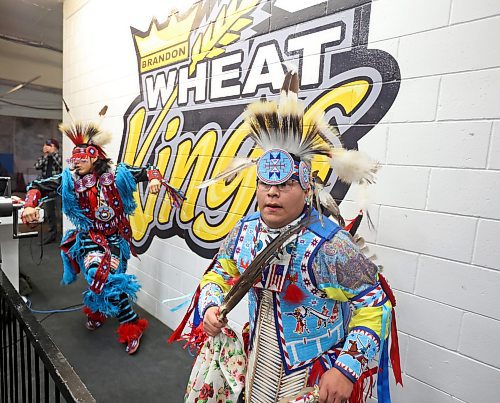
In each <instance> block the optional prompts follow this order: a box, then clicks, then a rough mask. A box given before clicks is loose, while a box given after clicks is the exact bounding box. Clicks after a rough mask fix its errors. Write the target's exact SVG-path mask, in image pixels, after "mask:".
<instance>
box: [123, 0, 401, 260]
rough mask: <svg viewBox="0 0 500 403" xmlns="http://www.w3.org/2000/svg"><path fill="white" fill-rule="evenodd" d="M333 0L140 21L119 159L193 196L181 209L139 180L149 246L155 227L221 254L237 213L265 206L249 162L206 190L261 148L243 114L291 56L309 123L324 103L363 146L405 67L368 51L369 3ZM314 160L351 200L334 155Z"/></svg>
mask: <svg viewBox="0 0 500 403" xmlns="http://www.w3.org/2000/svg"><path fill="white" fill-rule="evenodd" d="M311 3H316V4H314V5H311ZM332 3H335V2H331V1H328V2H327V1H316V2H314V1H313V2H311V1H309V2H308V4H309V5H308V6H301V5H300V2H291V1H288V0H283V1H280V0H274V1H268V0H262V1H260V0H219V1H215V2H214V1H205V2H199V3H197V4H196V5H194V6H193V7H192V8H191V9H190V10H189V11H187V12H185V13H184V14H183V15H177V14H172V15H170V16H169V17H168V18H167V19H166V21H165V22H163V23H158V21H157V20H156V19H155V20H153V21H152V22H151V24H150V26H149V29H148V30H147V31H146V32H141V31H139V30H137V29H134V28H132V36H133V39H134V42H135V46H136V52H137V62H138V70H139V80H140V85H141V93H140V94H139V95H138V96H137V98H136V99H135V100H134V102H132V104H131V105H130V107H129V109H128V110H127V112H126V114H125V116H124V121H125V129H124V136H123V141H122V144H121V148H120V155H119V160H120V161H123V162H126V163H128V164H132V165H145V164H148V163H150V164H153V165H156V166H157V167H158V169H159V170H160V171H161V172H162V174H163V175H164V176H165V177H166V178H167V179H168V180H169V181H170V183H171V184H172V185H173V186H175V187H177V188H179V189H181V190H182V191H183V192H184V193H185V195H186V201H185V202H184V204H183V206H182V208H181V209H180V210H175V209H174V210H172V209H171V208H170V203H169V201H168V197H167V198H166V197H165V194H164V193H160V194H159V195H149V194H148V193H147V191H146V186H143V185H141V186H140V189H139V192H138V194H137V196H136V201H137V204H138V209H137V210H136V213H135V215H134V216H132V217H131V223H132V226H133V229H134V245H135V247H136V249H137V251H138V252H139V253H143V252H144V251H145V250H146V249H147V248H148V246H149V244H150V243H151V240H152V239H153V237H154V236H155V235H156V236H159V237H162V238H167V237H171V236H174V235H179V236H182V237H184V238H185V240H186V242H187V243H188V245H189V246H190V248H191V249H193V250H194V251H195V252H196V253H198V254H199V255H201V256H204V257H212V256H213V254H214V252H215V251H216V250H217V248H218V246H219V244H220V242H221V241H222V239H224V237H225V236H226V235H227V234H228V232H229V231H230V230H231V229H232V228H233V227H234V225H235V224H236V223H237V221H238V220H239V219H240V218H241V217H242V216H243V215H245V214H247V213H248V212H251V211H254V210H255V208H256V202H255V199H254V196H255V181H256V176H255V172H252V171H251V170H249V171H247V172H245V173H244V174H242V175H239V176H238V177H236V178H235V179H234V180H233V181H232V182H230V183H229V184H227V185H226V184H224V183H223V182H221V183H218V184H216V185H213V186H210V187H209V188H208V189H202V190H200V189H198V188H197V187H196V186H197V185H198V184H199V183H200V182H202V181H203V180H206V179H208V178H211V177H213V176H214V175H216V174H217V173H219V172H221V171H222V170H223V169H224V168H225V167H226V166H227V165H228V163H229V161H230V160H231V159H232V158H233V157H234V156H245V157H256V156H258V154H257V151H256V150H254V149H253V146H254V144H253V143H252V142H251V141H250V140H249V139H248V138H247V136H246V133H245V132H243V131H242V130H241V124H242V113H243V110H244V109H245V107H246V105H247V104H248V103H249V102H252V101H254V100H255V99H257V98H260V97H264V96H265V97H267V98H273V97H277V96H278V95H279V89H280V87H281V83H282V80H283V77H284V75H285V72H286V68H285V65H284V62H286V61H291V62H292V63H294V64H295V65H297V66H298V68H299V74H300V93H299V96H300V97H301V99H302V100H303V101H304V103H305V104H306V114H305V120H306V121H307V119H308V116H309V113H310V112H309V113H308V112H307V111H314V110H316V109H321V110H323V111H325V113H326V118H327V120H328V121H330V123H332V124H337V125H338V127H339V130H340V133H341V136H342V143H343V144H344V146H345V147H346V148H349V149H355V148H357V142H358V140H359V139H360V138H361V137H363V136H364V135H365V134H366V133H367V132H369V131H370V129H371V128H372V127H373V126H374V125H376V124H377V123H378V122H379V121H380V119H381V118H382V117H383V116H384V115H385V114H386V113H387V111H388V110H389V108H390V106H391V105H392V103H393V102H394V99H395V98H396V95H397V92H398V90H399V79H400V75H399V67H398V65H397V63H396V61H395V60H394V58H393V57H392V56H391V55H389V54H388V53H386V52H384V51H380V50H376V49H368V47H367V41H368V28H369V18H370V8H371V4H370V3H366V0H364V1H360V0H352V1H351V2H350V3H351V4H348V3H349V2H348V1H347V2H346V1H344V2H342V5H335V4H332ZM313 165H314V166H313V169H317V170H319V176H320V177H321V178H322V179H323V180H324V181H325V182H327V183H329V186H328V189H329V191H330V192H331V193H332V195H333V196H334V197H335V198H336V199H337V200H341V199H342V198H343V197H344V196H345V193H346V192H347V190H348V187H347V186H346V185H345V184H342V183H340V182H339V181H337V180H336V177H335V174H334V173H333V172H332V171H331V170H330V169H329V167H328V165H327V164H326V163H325V161H322V160H318V161H315V162H314V164H313Z"/></svg>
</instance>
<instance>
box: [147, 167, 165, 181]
mask: <svg viewBox="0 0 500 403" xmlns="http://www.w3.org/2000/svg"><path fill="white" fill-rule="evenodd" d="M148 179H149V180H150V181H151V180H153V179H158V180H159V181H160V182H161V181H162V180H163V176H162V175H161V173H160V171H158V170H157V169H149V170H148Z"/></svg>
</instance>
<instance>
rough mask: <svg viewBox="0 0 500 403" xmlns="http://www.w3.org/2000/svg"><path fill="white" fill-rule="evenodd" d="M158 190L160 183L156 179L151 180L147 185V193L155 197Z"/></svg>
mask: <svg viewBox="0 0 500 403" xmlns="http://www.w3.org/2000/svg"><path fill="white" fill-rule="evenodd" d="M160 188H161V182H160V181H159V180H158V179H156V178H154V179H151V181H150V182H149V185H148V189H149V193H152V194H154V195H155V194H157V193H158V192H159V191H160Z"/></svg>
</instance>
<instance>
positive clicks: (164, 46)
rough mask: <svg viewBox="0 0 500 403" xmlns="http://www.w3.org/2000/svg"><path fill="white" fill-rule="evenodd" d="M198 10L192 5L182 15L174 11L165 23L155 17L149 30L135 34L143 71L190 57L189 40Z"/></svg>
mask: <svg viewBox="0 0 500 403" xmlns="http://www.w3.org/2000/svg"><path fill="white" fill-rule="evenodd" d="M196 10H197V7H192V8H191V9H190V10H188V11H187V12H186V13H185V14H184V15H182V16H179V14H178V13H175V14H174V13H173V14H171V15H170V16H169V17H168V19H167V21H165V22H164V23H163V24H159V23H158V20H157V19H156V18H153V20H152V21H151V24H150V25H149V29H148V31H147V32H139V31H137V33H134V34H133V37H134V41H135V44H136V49H137V56H138V57H139V59H140V67H141V72H145V71H149V70H153V69H155V68H159V67H163V66H166V65H169V64H173V63H178V62H180V61H183V60H187V59H188V57H189V47H188V45H189V44H188V40H189V35H190V33H191V30H192V28H193V22H194V19H195V17H196Z"/></svg>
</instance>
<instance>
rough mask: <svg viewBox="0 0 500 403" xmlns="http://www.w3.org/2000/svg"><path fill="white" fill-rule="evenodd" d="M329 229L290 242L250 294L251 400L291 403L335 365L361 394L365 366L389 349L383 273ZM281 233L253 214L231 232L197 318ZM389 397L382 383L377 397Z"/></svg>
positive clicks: (205, 283)
mask: <svg viewBox="0 0 500 403" xmlns="http://www.w3.org/2000/svg"><path fill="white" fill-rule="evenodd" d="M312 214H313V215H314V214H316V212H315V211H313V213H312ZM324 223H325V225H324V226H321V225H320V224H319V223H318V224H315V225H314V224H313V225H311V226H309V227H308V228H307V230H305V231H304V232H302V233H301V234H299V236H297V237H292V239H290V240H289V242H288V243H286V244H285V246H284V248H283V251H284V252H283V253H282V254H280V256H279V258H278V259H277V260H275V261H273V263H272V264H270V265H269V266H268V267H267V268H266V269H264V272H263V274H262V277H261V279H260V281H259V282H258V283H256V284H255V286H254V288H253V289H252V290H251V292H250V293H249V294H248V299H249V318H250V323H249V329H250V344H249V347H250V348H249V364H248V371H247V381H246V388H245V393H246V399H247V400H246V401H250V402H252V403H253V402H279V401H280V400H281V399H283V398H288V399H289V400H292V397H294V396H295V395H297V394H298V393H300V392H301V391H302V390H303V389H304V388H306V387H307V386H313V385H315V384H317V383H318V381H319V378H320V376H321V375H322V374H323V373H324V372H325V371H326V370H328V369H330V368H332V367H335V368H337V369H338V370H340V371H341V372H342V373H343V374H344V375H345V376H347V377H348V378H349V379H351V381H353V382H357V381H358V380H360V379H361V381H360V382H361V385H358V388H361V390H363V386H362V384H363V382H364V379H365V378H366V377H369V376H371V375H373V373H374V370H372V369H370V368H369V366H368V363H369V362H370V361H371V360H372V359H373V358H374V357H375V356H376V354H377V353H378V352H380V351H382V350H383V349H382V348H381V346H384V348H385V349H386V350H387V341H386V338H387V335H388V332H389V331H390V325H389V324H390V323H391V314H392V306H391V302H390V300H389V298H388V296H387V294H386V293H385V291H384V290H383V287H382V285H381V283H380V281H379V275H378V268H377V266H376V265H375V264H374V263H373V262H371V261H370V260H369V259H368V258H366V257H365V256H364V255H363V254H362V253H361V252H360V251H359V248H358V247H357V246H356V245H355V244H354V243H353V241H352V240H351V238H350V236H349V235H348V233H347V232H346V231H344V230H341V229H340V228H339V226H338V225H336V224H335V223H333V222H332V221H330V220H329V219H327V218H326V217H325V219H324ZM292 224H293V223H291V224H290V225H292ZM282 230H283V229H280V230H272V229H270V228H267V227H266V226H265V224H264V223H263V222H262V221H261V220H260V218H259V214H258V213H255V214H253V215H250V216H248V217H246V218H245V219H244V220H243V221H242V222H241V223H240V225H238V226H237V227H236V228H235V230H233V232H231V234H230V235H229V236H228V238H227V239H226V240H225V241H224V244H223V245H222V247H221V249H220V251H219V255H218V259H217V262H216V263H215V265H214V267H213V268H212V269H211V270H210V271H209V272H208V273H206V274H205V276H204V277H203V279H202V282H201V287H202V288H201V292H200V297H199V302H198V310H199V312H200V317H203V314H204V312H205V311H206V309H207V308H208V307H210V306H220V305H221V304H222V300H223V294H224V292H225V291H226V290H227V289H228V288H229V287H230V284H231V279H232V278H233V277H237V276H238V275H239V273H242V272H243V271H244V270H245V269H246V267H247V266H248V262H249V261H251V260H252V259H253V257H254V256H255V255H256V254H258V253H259V251H260V250H261V249H262V248H263V247H264V246H265V245H266V243H267V242H269V239H271V238H272V237H273V236H276V235H277V234H278V233H279V232H281V231H282ZM354 274H356V276H354ZM381 340H384V342H383V343H382V344H381ZM386 352H387V351H386ZM382 355H383V356H384V355H385V353H384V352H382ZM384 365H385V371H386V370H387V362H385V363H384ZM381 367H383V366H381ZM384 373H385V374H386V372H384ZM363 374H365V375H364V376H363ZM380 379H381V378H380ZM379 382H380V381H379ZM387 393H388V390H385V389H384V385H383V384H381V389H380V390H379V396H384V395H385V396H387ZM353 401H356V400H353ZM382 401H384V400H382ZM386 401H387V400H386Z"/></svg>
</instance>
